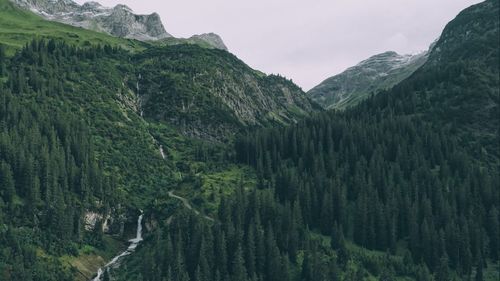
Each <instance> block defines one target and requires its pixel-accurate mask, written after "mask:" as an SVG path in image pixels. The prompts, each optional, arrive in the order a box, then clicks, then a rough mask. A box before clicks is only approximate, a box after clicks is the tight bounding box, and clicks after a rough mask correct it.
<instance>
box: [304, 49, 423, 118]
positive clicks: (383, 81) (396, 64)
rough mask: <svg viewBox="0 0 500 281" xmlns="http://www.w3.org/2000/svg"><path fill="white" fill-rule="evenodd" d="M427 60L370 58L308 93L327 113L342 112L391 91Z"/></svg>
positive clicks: (415, 57)
mask: <svg viewBox="0 0 500 281" xmlns="http://www.w3.org/2000/svg"><path fill="white" fill-rule="evenodd" d="M426 60H427V52H423V53H420V54H417V55H399V54H397V53H395V52H386V53H382V54H379V55H375V56H373V57H370V58H369V59H367V60H364V61H362V62H360V63H359V64H357V65H356V66H353V67H351V68H349V69H347V70H346V71H344V72H342V73H341V74H338V75H335V76H333V77H331V78H328V79H326V80H325V81H323V82H322V83H321V84H319V85H318V86H316V87H314V88H313V89H311V90H310V91H309V92H308V95H310V96H311V97H312V98H313V100H315V101H316V102H318V103H319V104H321V105H322V106H323V107H325V108H328V109H345V108H347V107H350V106H353V105H356V104H357V103H359V102H361V101H362V100H363V99H366V98H367V97H368V96H369V95H370V94H371V93H377V92H379V91H381V90H385V89H390V88H392V87H393V86H394V85H396V84H398V83H399V82H401V81H403V80H404V79H406V78H408V77H409V76H410V75H411V74H412V73H413V72H415V70H417V69H418V68H419V67H421V66H422V65H423V64H424V63H425V61H426Z"/></svg>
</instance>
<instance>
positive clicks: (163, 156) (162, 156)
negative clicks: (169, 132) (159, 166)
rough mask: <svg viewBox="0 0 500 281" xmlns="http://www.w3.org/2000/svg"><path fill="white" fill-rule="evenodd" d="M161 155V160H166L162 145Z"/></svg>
mask: <svg viewBox="0 0 500 281" xmlns="http://www.w3.org/2000/svg"><path fill="white" fill-rule="evenodd" d="M160 154H161V158H163V159H165V157H166V156H165V152H164V151H163V145H160Z"/></svg>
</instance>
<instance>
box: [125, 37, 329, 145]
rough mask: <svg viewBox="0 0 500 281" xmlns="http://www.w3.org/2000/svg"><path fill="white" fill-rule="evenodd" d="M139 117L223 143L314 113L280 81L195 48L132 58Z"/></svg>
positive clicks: (150, 52) (290, 86)
mask: <svg viewBox="0 0 500 281" xmlns="http://www.w3.org/2000/svg"><path fill="white" fill-rule="evenodd" d="M133 63H134V65H136V66H137V75H138V83H139V85H138V87H139V96H140V97H141V108H142V110H143V111H144V116H145V117H147V118H152V119H155V120H162V121H166V122H168V123H170V124H174V125H175V126H178V127H179V128H180V129H181V131H183V132H184V133H185V134H186V135H188V136H195V137H199V138H203V139H213V140H223V139H226V138H227V137H230V136H231V135H232V134H234V133H236V132H237V131H238V130H239V129H240V128H243V127H262V126H264V127H267V126H271V125H279V124H292V123H295V122H297V121H298V120H299V119H301V118H303V117H305V116H308V115H309V114H310V113H312V112H314V111H316V110H318V109H319V108H318V107H317V106H316V105H315V104H314V103H312V102H311V101H310V100H309V99H308V98H307V96H306V95H305V93H304V92H303V91H302V90H301V89H300V88H299V87H297V86H296V85H295V84H293V83H292V82H291V81H288V80H286V79H284V78H282V77H278V76H264V75H262V74H260V73H258V72H257V71H255V70H253V69H251V68H250V67H248V66H247V65H246V64H244V63H243V62H242V61H240V60H239V59H237V58H236V57H235V56H233V55H231V54H229V53H227V52H225V51H220V50H216V49H214V50H209V49H202V48H200V47H198V46H194V45H193V46H185V45H184V46H171V47H167V48H158V49H150V50H148V51H146V52H143V53H140V54H138V55H136V56H135V57H134V62H133Z"/></svg>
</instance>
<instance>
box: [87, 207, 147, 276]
mask: <svg viewBox="0 0 500 281" xmlns="http://www.w3.org/2000/svg"><path fill="white" fill-rule="evenodd" d="M142 218H143V214H142V213H141V215H140V216H139V218H138V219H137V232H136V236H135V238H133V239H130V240H129V242H130V245H129V246H128V248H127V250H125V251H124V252H123V253H121V254H119V255H118V256H116V257H114V258H113V259H112V260H111V261H110V262H108V263H107V264H106V265H104V266H103V267H101V268H99V270H98V271H97V276H96V277H95V278H94V279H92V281H102V278H103V275H104V273H105V272H106V271H108V273H109V270H110V269H116V268H118V267H120V264H121V261H122V259H123V258H124V257H126V256H128V255H130V254H132V253H133V252H134V251H135V249H136V248H137V246H138V245H139V244H140V243H141V242H142Z"/></svg>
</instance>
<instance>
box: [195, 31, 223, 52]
mask: <svg viewBox="0 0 500 281" xmlns="http://www.w3.org/2000/svg"><path fill="white" fill-rule="evenodd" d="M190 39H192V40H201V41H204V42H206V43H207V44H209V45H210V46H212V47H214V48H216V49H220V50H225V51H227V50H228V49H227V47H226V44H224V41H222V38H221V37H220V36H219V35H217V34H215V33H205V34H200V35H193V36H192V37H191V38H190Z"/></svg>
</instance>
